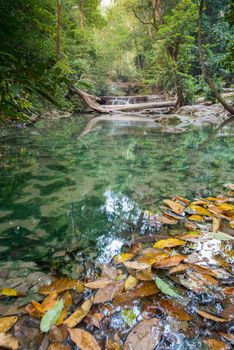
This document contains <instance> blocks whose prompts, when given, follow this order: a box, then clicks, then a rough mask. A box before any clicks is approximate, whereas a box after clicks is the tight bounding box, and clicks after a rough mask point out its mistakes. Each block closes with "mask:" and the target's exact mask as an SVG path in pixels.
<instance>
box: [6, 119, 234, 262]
mask: <svg viewBox="0 0 234 350" xmlns="http://www.w3.org/2000/svg"><path fill="white" fill-rule="evenodd" d="M89 119H90V116H86V115H82V116H74V117H71V118H64V119H59V120H52V121H41V122H39V123H37V124H36V125H35V126H34V127H31V128H27V129H7V128H6V129H1V130H0V136H1V139H0V254H1V260H2V261H6V260H9V261H13V260H26V261H29V260H30V261H32V260H33V261H36V262H38V263H41V264H44V263H49V262H50V260H51V258H52V257H53V256H54V254H55V256H56V253H57V252H60V251H61V250H64V249H71V250H75V249H77V251H80V252H84V253H88V254H90V252H95V251H97V250H98V251H99V254H101V257H102V259H104V260H105V258H106V259H108V256H105V254H106V253H108V252H112V251H114V250H115V249H117V250H118V248H119V246H120V241H121V240H124V239H125V238H126V235H127V234H128V233H129V232H130V231H132V230H133V229H134V227H135V225H136V222H137V218H138V217H139V214H140V212H141V210H145V209H150V210H158V209H159V205H160V203H161V201H162V199H164V198H171V197H172V196H173V195H174V194H179V195H181V196H184V197H187V198H193V197H196V196H208V195H210V194H212V195H215V194H218V193H221V192H222V190H223V184H225V183H228V182H232V181H233V167H234V156H233V149H234V147H233V146H234V142H233V134H234V126H233V124H230V125H228V126H227V127H225V128H223V129H222V130H220V131H219V132H218V134H217V135H216V136H214V137H212V138H211V139H210V140H209V138H210V137H211V135H212V132H213V130H214V129H215V128H216V127H215V126H212V127H203V128H190V129H188V130H185V129H184V130H181V129H177V128H176V126H160V125H156V126H155V127H154V128H152V127H151V126H150V125H145V124H144V123H141V124H139V123H136V124H134V125H132V124H131V125H130V124H129V123H107V122H102V123H101V124H99V125H98V126H96V127H95V129H94V130H93V131H91V132H90V133H87V134H86V135H84V136H83V137H80V135H81V133H82V131H83V130H84V128H85V126H86V124H87V122H88V120H89ZM118 238H120V241H119V240H116V241H115V239H118ZM106 247H108V249H106ZM107 255H108V254H107Z"/></svg>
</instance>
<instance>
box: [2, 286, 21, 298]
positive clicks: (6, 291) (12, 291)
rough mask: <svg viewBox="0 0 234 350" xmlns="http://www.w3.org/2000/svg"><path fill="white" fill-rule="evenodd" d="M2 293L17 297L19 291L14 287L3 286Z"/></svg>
mask: <svg viewBox="0 0 234 350" xmlns="http://www.w3.org/2000/svg"><path fill="white" fill-rule="evenodd" d="M1 294H2V295H5V296H7V297H16V296H17V291H16V290H15V289H12V288H3V289H2V290H1Z"/></svg>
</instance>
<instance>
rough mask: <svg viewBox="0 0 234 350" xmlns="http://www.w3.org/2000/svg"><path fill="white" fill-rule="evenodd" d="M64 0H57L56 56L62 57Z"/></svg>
mask: <svg viewBox="0 0 234 350" xmlns="http://www.w3.org/2000/svg"><path fill="white" fill-rule="evenodd" d="M61 31H62V0H57V27H56V57H57V60H59V59H60V58H61Z"/></svg>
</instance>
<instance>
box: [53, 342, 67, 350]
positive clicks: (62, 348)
mask: <svg viewBox="0 0 234 350" xmlns="http://www.w3.org/2000/svg"><path fill="white" fill-rule="evenodd" d="M47 350H71V347H70V346H69V345H65V344H62V343H53V344H50V346H49V347H48V349H47Z"/></svg>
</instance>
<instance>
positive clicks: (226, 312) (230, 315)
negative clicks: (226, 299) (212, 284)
mask: <svg viewBox="0 0 234 350" xmlns="http://www.w3.org/2000/svg"><path fill="white" fill-rule="evenodd" d="M221 316H222V317H223V318H226V319H227V320H229V321H234V304H233V303H232V304H227V305H226V306H225V307H224V309H223V311H222V312H221Z"/></svg>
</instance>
